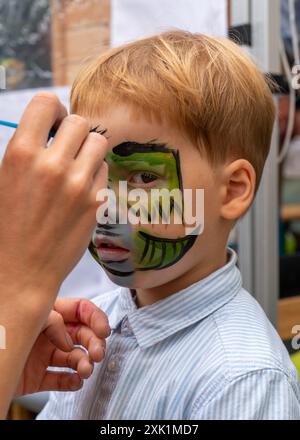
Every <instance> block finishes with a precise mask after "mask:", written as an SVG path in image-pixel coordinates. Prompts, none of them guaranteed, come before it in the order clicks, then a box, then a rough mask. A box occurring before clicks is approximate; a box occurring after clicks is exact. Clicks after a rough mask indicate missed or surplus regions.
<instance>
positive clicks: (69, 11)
mask: <svg viewBox="0 0 300 440" xmlns="http://www.w3.org/2000/svg"><path fill="white" fill-rule="evenodd" d="M170 28H180V29H186V30H189V31H192V32H202V33H208V34H211V35H218V36H224V37H227V38H231V39H234V40H235V41H236V42H238V44H240V45H242V47H243V48H244V50H245V51H247V52H248V53H249V54H250V55H251V56H252V57H254V59H255V60H256V62H257V63H258V64H259V65H260V67H261V68H262V69H263V70H264V72H265V74H266V75H269V76H271V77H272V78H273V79H274V81H275V82H276V83H277V89H276V91H275V90H274V101H275V103H276V106H277V110H278V112H277V121H276V124H275V127H274V136H273V141H272V147H271V152H270V156H269V159H268V162H267V165H266V167H265V172H264V176H263V180H262V184H261V188H260V191H259V193H258V196H257V200H256V202H255V204H254V206H253V208H252V209H251V211H250V212H249V213H248V214H247V216H246V217H245V218H243V219H242V221H241V222H240V223H239V225H238V226H237V228H236V229H235V231H233V233H232V236H231V238H230V245H231V246H232V247H234V248H235V249H236V250H237V252H238V254H239V265H240V268H241V271H242V274H243V278H244V286H245V288H247V289H249V290H250V292H252V293H253V294H254V296H255V297H256V298H257V300H258V301H259V302H260V304H261V305H262V307H263V308H264V310H265V312H266V313H267V315H268V316H269V318H270V319H271V321H272V322H273V324H274V325H275V326H276V327H277V329H278V331H279V334H280V336H281V337H282V339H283V341H284V342H285V344H286V346H287V348H288V350H289V352H290V354H291V356H292V359H293V361H294V362H295V364H296V366H297V368H298V369H299V373H300V357H299V356H300V352H299V348H300V345H299V346H298V343H297V342H295V338H294V337H295V335H297V333H299V331H298V332H297V328H296V327H295V326H297V325H300V95H299V91H298V89H299V88H300V80H299V78H298V76H299V73H300V56H299V50H300V49H299V41H300V40H299V33H300V1H299V0H210V1H209V2H207V1H206V0H176V2H175V1H173V0H151V2H149V1H148V0H84V1H83V0H6V1H4V0H0V67H1V69H2V72H3V71H4V70H5V82H6V84H5V87H3V88H2V89H0V120H7V121H11V122H15V123H17V122H18V121H19V119H20V116H21V114H22V112H23V110H24V108H25V106H26V104H27V103H28V102H29V100H30V99H31V97H32V96H33V94H34V93H36V91H37V90H39V89H43V90H45V89H46V90H51V91H53V92H54V93H56V94H57V95H58V96H59V97H60V99H61V100H62V102H63V103H64V104H65V105H66V106H67V107H68V106H69V93H70V86H71V84H72V81H73V79H74V78H75V76H76V74H77V72H78V71H79V69H80V68H81V67H82V66H83V65H85V63H88V62H89V61H90V60H91V59H93V58H94V57H95V56H97V55H99V54H100V53H102V52H103V51H105V50H106V49H107V48H109V47H111V46H117V45H119V44H121V43H123V42H126V41H130V40H133V39H136V38H139V37H143V36H145V35H149V34H153V33H157V32H160V31H163V30H166V29H170ZM298 66H299V68H298ZM3 69H4V70H3ZM0 73H1V72H0ZM297 74H298V76H297ZM0 88H1V82H0ZM11 135H12V130H11V129H10V128H6V127H1V126H0V158H1V157H2V155H3V154H4V152H5V148H6V145H7V142H8V140H9V139H10V137H11ZM114 288H115V286H114V285H113V283H111V282H110V281H109V280H108V278H107V277H106V275H105V274H104V272H103V271H102V270H101V269H100V268H99V266H98V265H97V264H96V263H95V262H94V261H93V259H92V258H91V257H90V255H89V254H88V253H86V254H85V255H84V257H83V258H82V260H81V261H80V262H79V264H78V265H77V267H76V268H75V269H74V270H73V272H72V273H71V274H70V275H69V276H68V278H67V279H66V280H65V282H64V283H63V285H62V288H61V291H60V295H62V296H86V297H89V298H91V297H93V296H95V295H99V294H101V293H104V292H106V291H107V290H110V289H114ZM293 338H294V339H293ZM298 339H299V338H298ZM46 400H47V394H44V393H42V394H41V395H39V396H35V395H34V396H28V397H25V398H23V399H18V401H17V402H15V403H14V405H12V407H11V411H10V417H11V418H30V417H33V416H34V414H35V413H37V412H38V411H39V410H40V409H41V407H42V406H43V405H44V403H45V402H46Z"/></svg>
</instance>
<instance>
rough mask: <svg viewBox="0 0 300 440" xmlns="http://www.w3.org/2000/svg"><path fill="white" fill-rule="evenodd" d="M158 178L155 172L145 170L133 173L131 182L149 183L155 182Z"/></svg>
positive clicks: (138, 183)
mask: <svg viewBox="0 0 300 440" xmlns="http://www.w3.org/2000/svg"><path fill="white" fill-rule="evenodd" d="M157 179H158V177H157V176H156V175H155V174H152V173H147V172H145V171H143V172H140V173H135V174H134V175H132V176H131V177H130V180H129V182H130V183H134V184H136V185H147V184H149V183H152V182H155V181H156V180H157Z"/></svg>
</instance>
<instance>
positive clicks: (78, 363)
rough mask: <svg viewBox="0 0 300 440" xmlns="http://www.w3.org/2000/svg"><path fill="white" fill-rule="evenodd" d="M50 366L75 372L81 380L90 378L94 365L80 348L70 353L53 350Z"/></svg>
mask: <svg viewBox="0 0 300 440" xmlns="http://www.w3.org/2000/svg"><path fill="white" fill-rule="evenodd" d="M50 366H51V367H67V368H71V369H72V370H75V371H77V373H78V374H79V376H80V377H81V379H87V378H88V377H90V376H91V374H92V372H93V369H94V363H93V362H92V361H91V360H90V358H89V356H88V355H87V354H86V352H85V351H83V350H81V349H80V348H75V349H74V350H72V351H71V352H70V353H65V352H63V351H61V350H55V352H54V354H53V356H52V360H51V365H50Z"/></svg>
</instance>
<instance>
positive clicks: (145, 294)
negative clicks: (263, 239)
mask: <svg viewBox="0 0 300 440" xmlns="http://www.w3.org/2000/svg"><path fill="white" fill-rule="evenodd" d="M226 263H227V250H226V249H224V250H223V252H219V253H218V255H216V256H215V258H213V259H207V263H206V264H205V263H204V264H201V265H198V266H196V267H193V268H191V269H190V270H189V271H188V272H185V273H184V274H183V275H181V276H180V277H178V278H175V279H174V280H172V281H169V282H168V283H166V284H163V285H161V286H157V287H153V288H150V289H143V288H137V289H135V292H136V297H135V302H136V305H137V307H138V308H139V307H143V306H147V305H150V304H153V303H155V302H156V301H159V300H161V299H164V298H166V297H168V296H170V295H173V294H174V293H176V292H179V291H180V290H183V289H185V288H186V287H188V286H191V285H192V284H194V283H196V282H197V281H200V280H202V279H204V278H206V277H207V276H209V275H210V274H211V273H213V272H215V271H216V270H218V269H220V268H221V267H223V266H224V265H225V264H226Z"/></svg>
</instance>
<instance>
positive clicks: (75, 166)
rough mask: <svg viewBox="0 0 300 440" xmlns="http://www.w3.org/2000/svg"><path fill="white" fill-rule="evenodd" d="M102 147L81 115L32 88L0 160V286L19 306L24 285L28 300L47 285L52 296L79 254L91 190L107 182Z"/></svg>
mask: <svg viewBox="0 0 300 440" xmlns="http://www.w3.org/2000/svg"><path fill="white" fill-rule="evenodd" d="M53 126H54V127H56V128H57V127H59V128H58V131H57V133H56V135H55V137H54V139H53V141H52V144H51V146H50V147H49V148H45V146H46V144H47V138H48V133H49V131H50V129H51V128H52V127H53ZM106 151H107V141H106V139H105V138H104V137H103V136H101V135H100V134H98V133H89V126H88V122H87V121H86V119H84V118H82V117H80V116H77V115H70V116H67V113H66V109H65V108H64V107H63V106H62V104H61V103H60V102H59V100H58V98H57V97H56V96H55V95H52V94H49V93H46V92H45V93H39V94H37V95H36V96H35V97H34V98H33V100H32V101H31V102H30V104H29V105H28V107H27V109H26V110H25V113H24V114H23V117H22V119H21V121H20V124H19V127H18V129H17V130H16V131H15V134H14V136H13V137H12V139H11V141H10V142H9V145H8V147H7V150H6V153H5V155H4V158H3V161H2V163H1V166H0V200H1V203H0V243H1V247H0V285H2V286H3V285H7V286H10V291H14V295H15V296H14V301H17V299H18V297H19V299H20V304H22V303H23V304H24V300H25V298H24V295H25V294H24V291H26V298H27V301H29V299H28V297H29V298H30V301H42V298H43V296H46V291H48V296H49V297H50V296H51V298H52V300H53V301H54V299H55V295H56V294H57V291H58V288H59V286H60V284H61V282H62V281H63V280H64V278H65V277H66V275H67V274H68V272H69V271H70V270H71V269H72V268H73V267H74V266H75V264H76V263H77V262H78V260H79V259H80V257H81V256H82V255H83V253H84V251H85V249H86V248H87V246H88V243H89V240H90V237H91V235H92V231H93V229H94V227H95V224H96V209H97V207H98V205H99V202H96V193H97V191H98V190H99V189H101V188H105V187H106V185H107V166H106V163H105V162H103V158H104V156H105V154H106ZM41 290H42V291H43V293H42V294H41ZM17 291H19V292H18V294H17V293H16V292H17ZM5 299H7V300H9V297H8V298H5V290H4V289H2V291H1V302H2V303H3V301H5ZM48 299H49V298H47V301H48ZM52 304H53V302H52ZM51 307H52V305H51ZM49 310H50V309H49ZM49 310H48V313H49Z"/></svg>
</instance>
